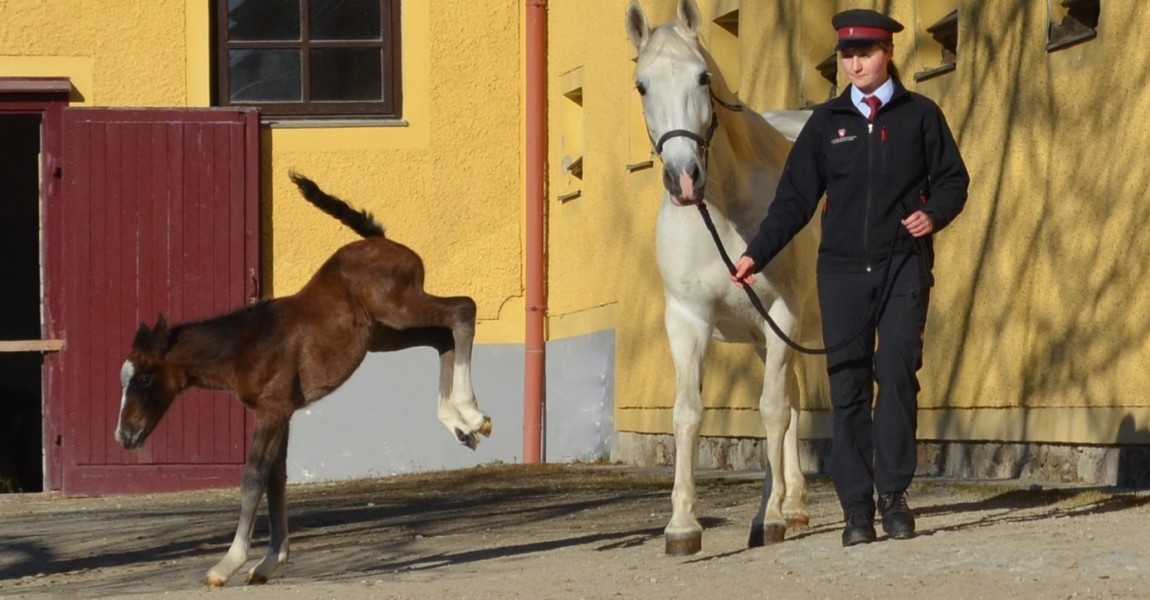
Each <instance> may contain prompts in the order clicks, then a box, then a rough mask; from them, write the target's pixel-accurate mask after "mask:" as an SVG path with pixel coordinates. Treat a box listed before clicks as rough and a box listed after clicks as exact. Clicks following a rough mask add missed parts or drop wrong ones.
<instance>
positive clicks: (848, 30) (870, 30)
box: [839, 27, 894, 41]
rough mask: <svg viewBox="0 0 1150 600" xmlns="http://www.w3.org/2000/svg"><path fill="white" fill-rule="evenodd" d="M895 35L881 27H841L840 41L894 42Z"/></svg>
mask: <svg viewBox="0 0 1150 600" xmlns="http://www.w3.org/2000/svg"><path fill="white" fill-rule="evenodd" d="M892 39H894V35H893V34H891V32H890V31H889V30H886V29H883V28H881V27H841V28H839V41H842V40H880V41H886V40H892Z"/></svg>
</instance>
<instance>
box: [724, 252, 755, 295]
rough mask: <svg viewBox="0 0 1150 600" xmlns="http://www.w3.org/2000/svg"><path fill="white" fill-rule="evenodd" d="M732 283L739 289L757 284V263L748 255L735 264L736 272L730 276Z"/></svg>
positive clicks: (741, 257)
mask: <svg viewBox="0 0 1150 600" xmlns="http://www.w3.org/2000/svg"><path fill="white" fill-rule="evenodd" d="M728 277H730V278H731V282H732V283H734V284H735V285H737V286H739V287H747V286H749V285H752V284H754V283H755V261H754V260H752V259H751V257H749V256H747V255H745V254H744V255H743V256H740V257H739V260H738V261H737V262H735V272H734V273H732V274H730V275H728Z"/></svg>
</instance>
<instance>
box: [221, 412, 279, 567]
mask: <svg viewBox="0 0 1150 600" xmlns="http://www.w3.org/2000/svg"><path fill="white" fill-rule="evenodd" d="M289 418H290V415H288V416H278V415H276V416H266V415H259V414H257V415H256V432H255V436H254V437H253V438H252V448H251V450H250V451H249V452H248V460H247V463H246V464H245V465H244V477H243V484H242V485H241V488H240V521H239V524H238V525H237V526H236V537H235V538H234V539H233V540H232V545H231V547H229V548H228V553H227V554H225V555H224V558H223V559H222V560H220V562H218V563H216V566H214V567H212V568H211V569H210V570H209V571H208V574H207V576H206V577H205V578H204V582H205V583H206V584H207V585H210V586H212V587H220V586H222V585H224V584H226V583H227V581H228V577H230V576H231V575H232V573H235V572H236V571H237V570H239V568H240V567H242V566H243V565H244V563H245V562H247V559H248V549H249V548H250V547H251V541H252V528H253V527H255V519H256V509H257V508H259V505H260V499H261V498H262V497H263V495H264V491H265V489H266V487H267V484H268V478H269V475H270V474H271V471H272V469H273V467H274V465H275V461H276V458H277V457H278V456H279V455H280V452H281V449H282V448H284V447H286V444H287V428H288V419H289ZM273 523H274V521H273Z"/></svg>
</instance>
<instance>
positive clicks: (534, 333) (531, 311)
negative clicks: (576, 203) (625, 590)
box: [523, 0, 547, 464]
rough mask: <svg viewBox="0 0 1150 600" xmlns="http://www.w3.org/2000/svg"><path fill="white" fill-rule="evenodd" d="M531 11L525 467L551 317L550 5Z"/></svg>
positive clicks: (532, 447)
mask: <svg viewBox="0 0 1150 600" xmlns="http://www.w3.org/2000/svg"><path fill="white" fill-rule="evenodd" d="M526 10H527V40H526V41H527V44H526V45H527V56H526V69H527V74H526V75H527V91H526V93H527V106H526V110H527V124H526V127H527V131H526V134H527V149H526V151H527V155H526V160H527V174H526V180H527V199H526V200H527V225H526V226H527V250H526V252H527V256H526V262H527V281H526V286H527V307H526V313H527V315H526V318H527V323H526V332H525V340H524V345H525V346H526V349H525V354H526V356H525V357H524V382H523V462H524V463H525V464H538V463H540V462H541V461H542V458H543V406H544V396H545V391H546V379H545V372H546V371H545V369H544V367H545V365H546V360H545V355H544V351H545V340H544V324H545V319H546V316H547V297H546V281H545V278H546V271H545V264H544V260H545V250H544V237H545V228H546V221H545V217H544V209H545V206H546V195H545V192H544V190H545V186H546V181H545V179H544V175H545V174H546V169H547V0H526Z"/></svg>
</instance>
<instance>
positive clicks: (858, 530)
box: [843, 515, 878, 548]
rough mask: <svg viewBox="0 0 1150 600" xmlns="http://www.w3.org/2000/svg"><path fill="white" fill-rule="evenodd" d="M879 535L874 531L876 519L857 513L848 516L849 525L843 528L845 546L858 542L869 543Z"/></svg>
mask: <svg viewBox="0 0 1150 600" xmlns="http://www.w3.org/2000/svg"><path fill="white" fill-rule="evenodd" d="M876 537H878V536H876V535H875V532H874V519H873V518H870V517H866V516H861V515H856V516H853V517H847V525H846V527H844V528H843V548H848V547H850V546H854V545H856V544H869V543H871V542H873V541H875V538H876Z"/></svg>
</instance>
